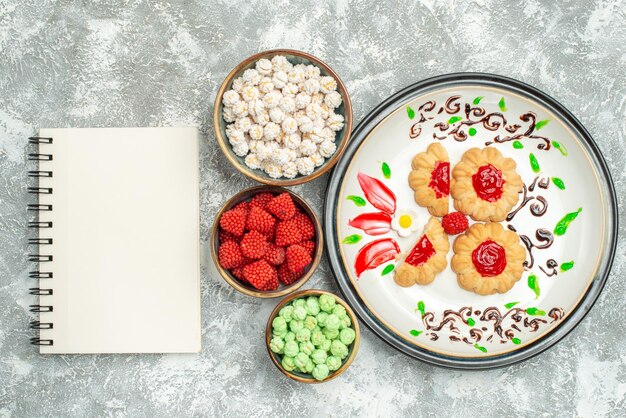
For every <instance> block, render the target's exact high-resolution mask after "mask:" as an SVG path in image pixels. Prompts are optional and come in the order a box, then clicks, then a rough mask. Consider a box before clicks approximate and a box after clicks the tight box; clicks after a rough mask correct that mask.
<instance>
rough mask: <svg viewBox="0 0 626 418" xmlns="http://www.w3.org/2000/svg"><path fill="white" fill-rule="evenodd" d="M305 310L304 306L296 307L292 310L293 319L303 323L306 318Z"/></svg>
mask: <svg viewBox="0 0 626 418" xmlns="http://www.w3.org/2000/svg"><path fill="white" fill-rule="evenodd" d="M306 313H307V312H306V308H305V307H304V306H296V307H295V308H293V317H294V319H297V320H300V321H303V320H304V318H306Z"/></svg>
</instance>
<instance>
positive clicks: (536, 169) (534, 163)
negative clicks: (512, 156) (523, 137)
mask: <svg viewBox="0 0 626 418" xmlns="http://www.w3.org/2000/svg"><path fill="white" fill-rule="evenodd" d="M528 159H529V160H530V168H532V169H533V172H535V173H538V172H539V171H541V167H539V162H538V161H537V158H536V157H535V154H533V153H532V152H531V153H530V155H529V156H528Z"/></svg>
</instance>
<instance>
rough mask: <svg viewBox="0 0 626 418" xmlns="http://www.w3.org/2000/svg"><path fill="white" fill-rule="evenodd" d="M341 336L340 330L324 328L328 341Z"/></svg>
mask: <svg viewBox="0 0 626 418" xmlns="http://www.w3.org/2000/svg"><path fill="white" fill-rule="evenodd" d="M338 336H339V330H338V329H331V328H324V337H326V339H327V340H331V341H332V340H334V339H335V338H337V337H338Z"/></svg>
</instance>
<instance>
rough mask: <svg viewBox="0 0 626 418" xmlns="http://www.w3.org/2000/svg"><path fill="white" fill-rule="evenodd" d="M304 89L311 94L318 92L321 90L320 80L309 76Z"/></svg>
mask: <svg viewBox="0 0 626 418" xmlns="http://www.w3.org/2000/svg"><path fill="white" fill-rule="evenodd" d="M303 89H304V92H305V93H307V94H309V95H313V94H315V93H318V92H319V91H320V82H319V80H318V79H316V78H309V79H308V80H306V81H305V82H304V85H303Z"/></svg>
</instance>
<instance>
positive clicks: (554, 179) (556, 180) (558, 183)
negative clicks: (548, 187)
mask: <svg viewBox="0 0 626 418" xmlns="http://www.w3.org/2000/svg"><path fill="white" fill-rule="evenodd" d="M552 183H554V185H555V186H556V187H558V188H559V189H561V190H565V183H564V182H563V180H561V179H560V178H558V177H552Z"/></svg>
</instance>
